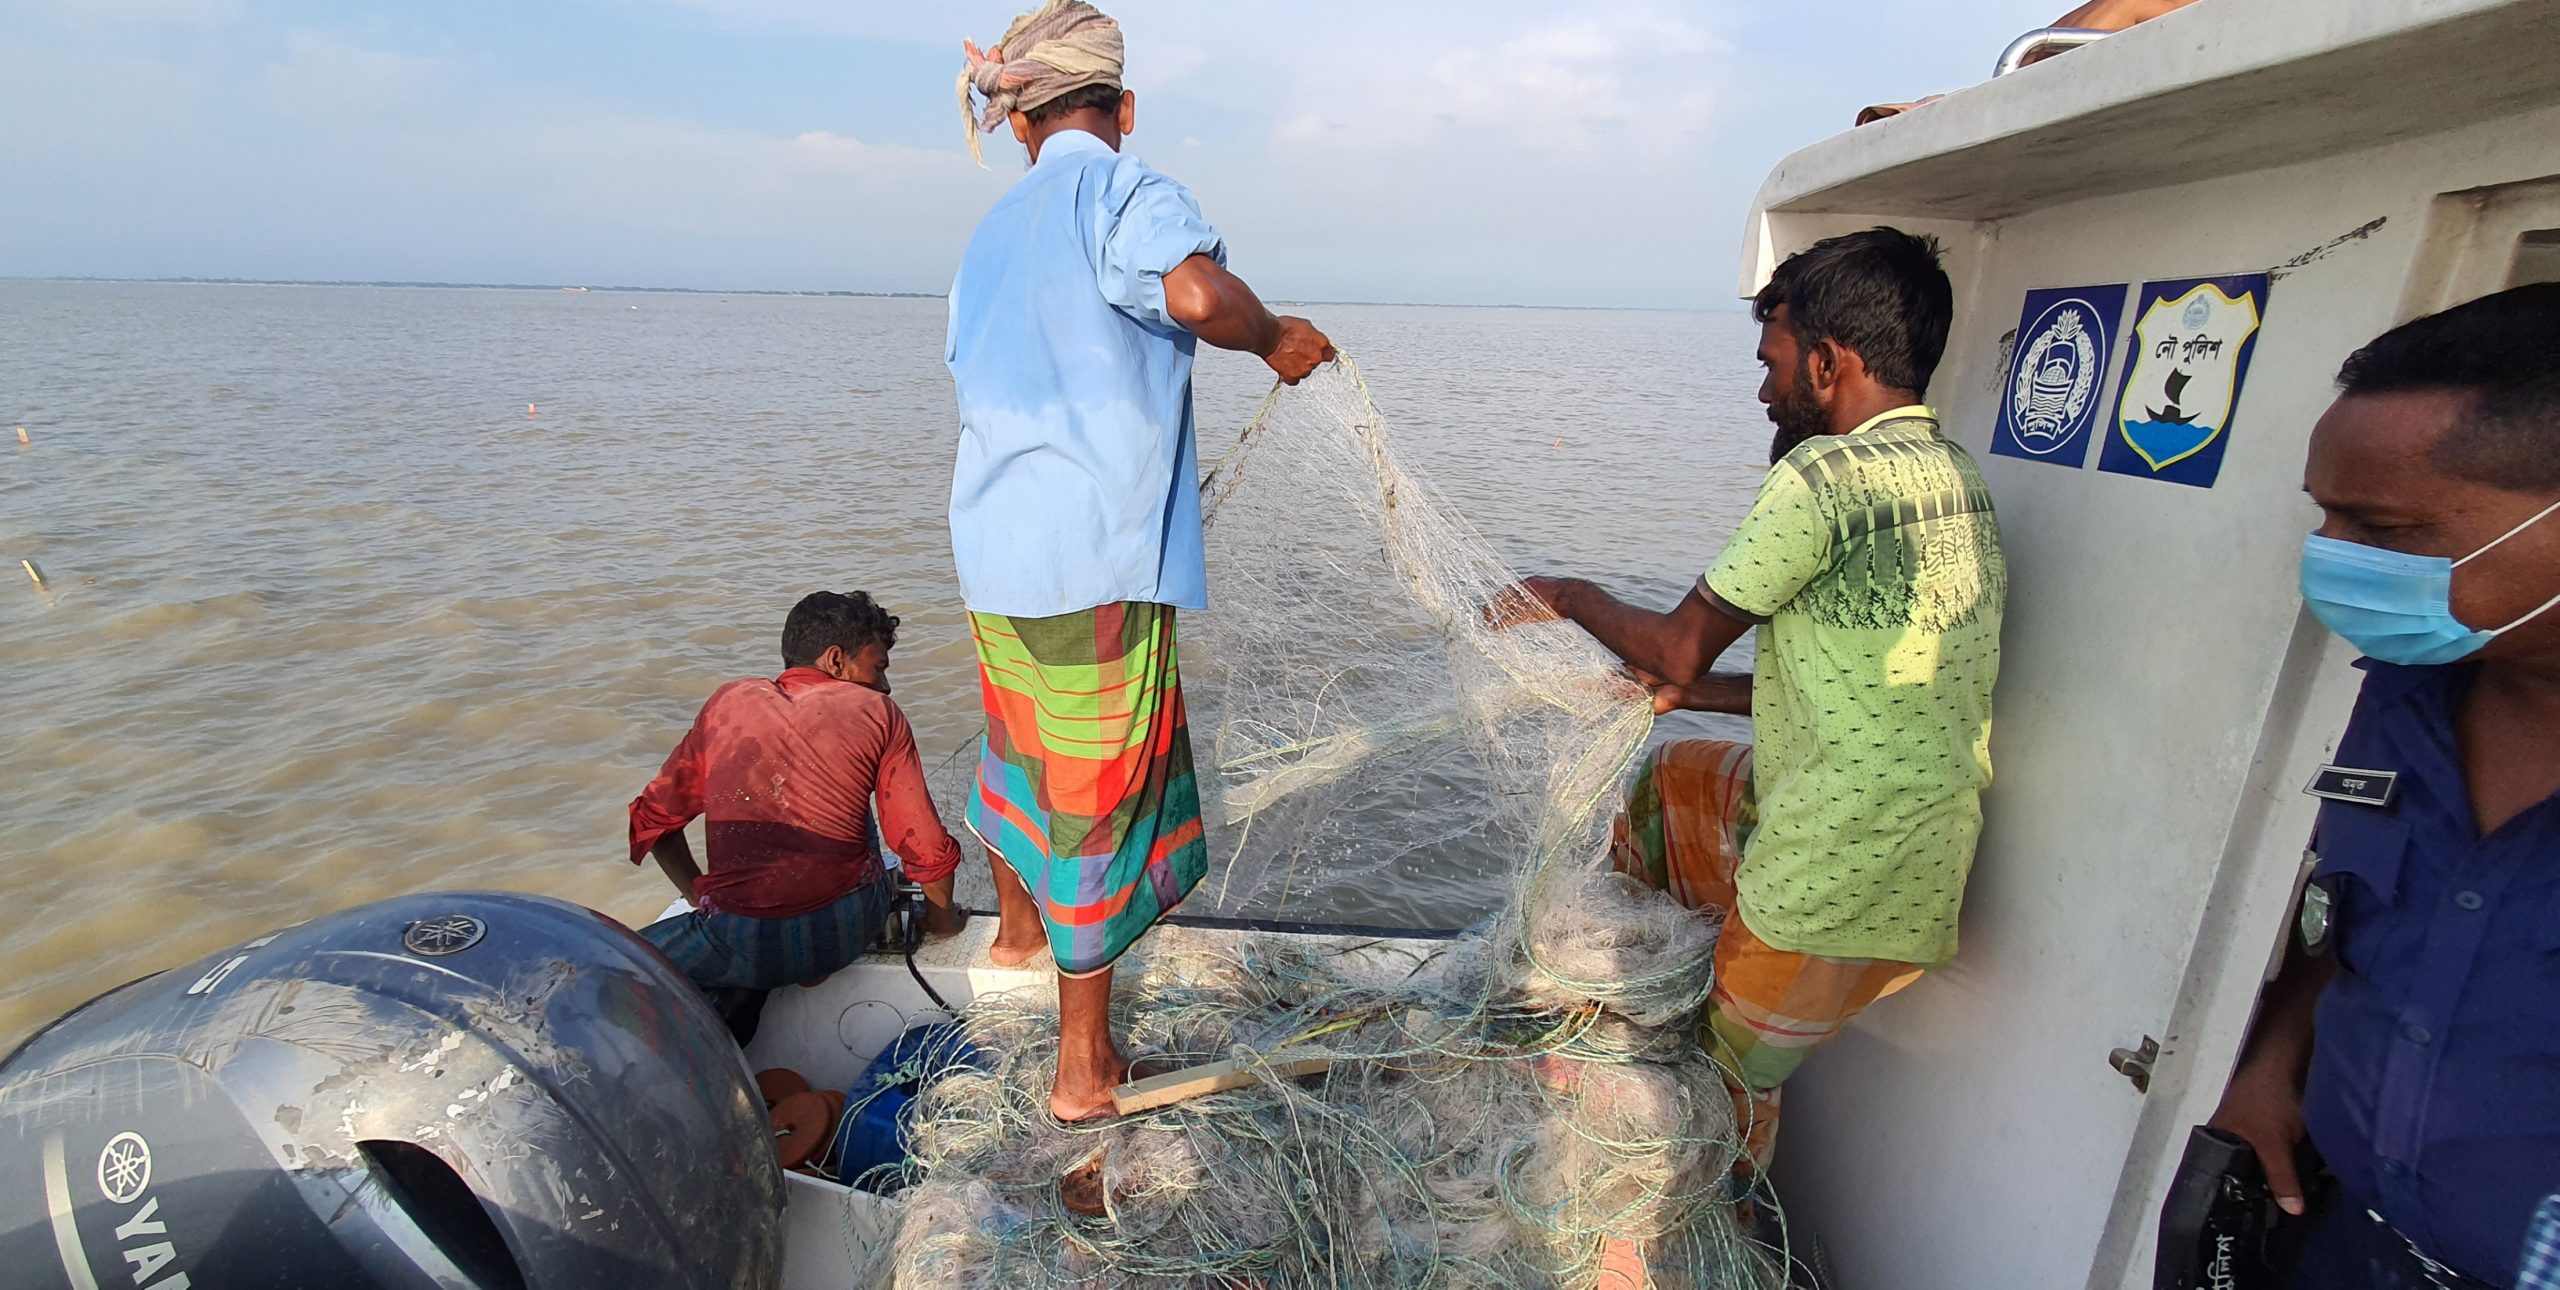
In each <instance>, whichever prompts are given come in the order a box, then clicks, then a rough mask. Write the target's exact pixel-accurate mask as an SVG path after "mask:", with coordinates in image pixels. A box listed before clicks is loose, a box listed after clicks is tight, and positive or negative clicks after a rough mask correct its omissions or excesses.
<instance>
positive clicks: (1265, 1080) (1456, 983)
mask: <svg viewBox="0 0 2560 1290" xmlns="http://www.w3.org/2000/svg"><path fill="white" fill-rule="evenodd" d="M1389 440H1390V436H1389V434H1388V431H1387V427H1386V424H1385V421H1384V419H1383V418H1382V417H1381V416H1380V414H1379V412H1378V409H1377V407H1376V405H1375V404H1374V403H1373V402H1371V400H1370V398H1369V394H1368V391H1367V389H1366V387H1365V385H1364V384H1363V383H1362V381H1361V379H1360V377H1359V373H1358V371H1357V370H1356V369H1355V368H1353V367H1352V366H1351V365H1350V364H1349V362H1348V361H1347V360H1345V361H1344V362H1342V363H1340V364H1338V365H1336V366H1333V367H1328V368H1326V369H1324V370H1321V371H1319V372H1318V373H1317V374H1316V375H1314V376H1312V377H1310V378H1309V379H1308V380H1306V381H1304V382H1302V383H1300V384H1299V385H1297V386H1295V387H1291V388H1288V389H1285V390H1276V391H1275V392H1274V394H1273V396H1272V398H1271V399H1270V400H1269V401H1268V402H1266V403H1265V404H1264V406H1263V408H1262V409H1261V411H1260V412H1259V413H1258V414H1257V415H1256V416H1255V417H1254V418H1253V420H1252V422H1251V423H1250V424H1249V425H1248V426H1247V427H1246V429H1245V430H1244V432H1243V434H1242V436H1241V437H1240V438H1239V439H1238V441H1237V442H1236V444H1235V446H1234V447H1233V449H1232V450H1231V451H1230V452H1229V453H1228V454H1227V455H1226V456H1225V457H1224V458H1223V459H1222V460H1220V461H1219V462H1218V463H1217V465H1216V466H1215V467H1214V468H1213V470H1212V471H1211V472H1210V473H1209V474H1208V476H1207V478H1206V479H1205V480H1204V483H1203V486H1202V487H1203V497H1204V509H1205V511H1206V513H1207V516H1208V535H1209V551H1210V560H1211V578H1212V583H1213V591H1212V594H1213V598H1214V608H1213V609H1212V611H1211V612H1209V613H1207V614H1200V615H1192V616H1189V617H1187V618H1186V619H1185V620H1184V623H1183V665H1184V673H1185V676H1184V680H1185V689H1186V692H1187V694H1188V696H1189V698H1190V701H1191V703H1192V705H1193V737H1194V747H1195V753H1196V756H1197V758H1198V763H1199V767H1200V771H1199V773H1200V776H1201V780H1202V785H1203V790H1202V798H1203V803H1202V804H1203V809H1204V812H1205V813H1206V815H1207V816H1208V824H1209V830H1210V838H1211V847H1212V850H1213V854H1215V855H1216V856H1217V857H1218V859H1219V861H1220V863H1216V864H1213V866H1212V871H1211V874H1210V877H1209V879H1208V881H1207V882H1206V883H1204V884H1203V887H1202V890H1201V891H1200V892H1199V893H1196V894H1195V895H1194V897H1193V903H1194V904H1195V905H1198V904H1208V905H1212V906H1216V907H1223V908H1229V909H1249V910H1252V911H1254V912H1257V913H1262V914H1265V915H1272V914H1278V913H1284V912H1285V911H1286V910H1287V909H1288V908H1289V906H1290V905H1291V904H1293V903H1299V902H1305V901H1308V900H1309V899H1310V898H1312V897H1316V896H1319V895H1321V894H1323V893H1325V892H1327V891H1330V890H1338V889H1340V888H1342V887H1344V886H1347V885H1353V884H1357V885H1360V886H1362V887H1364V888H1373V889H1377V890H1380V891H1393V890H1396V889H1399V888H1408V887H1416V886H1427V885H1431V884H1441V885H1445V884H1447V883H1448V882H1450V881H1451V880H1452V879H1453V877H1454V878H1456V879H1457V880H1460V881H1473V882H1477V883H1481V884H1484V886H1485V888H1486V890H1487V892H1488V893H1498V894H1499V895H1498V898H1497V899H1492V900H1488V901H1487V902H1486V904H1488V905H1492V906H1496V907H1498V909H1499V912H1498V913H1496V914H1494V915H1493V916H1492V917H1490V918H1489V919H1487V920H1485V921H1483V922H1482V923H1480V924H1479V925H1477V926H1476V927H1475V928H1473V929H1472V930H1470V931H1469V932H1467V933H1466V934H1465V935H1462V936H1460V937H1458V938H1457V939H1455V940H1451V941H1447V942H1443V943H1440V944H1438V945H1437V946H1436V947H1435V948H1428V949H1425V948H1417V946H1418V945H1420V944H1424V943H1418V942H1414V941H1410V940H1400V941H1392V942H1391V941H1380V940H1366V941H1360V940H1349V941H1327V940H1319V939H1314V938H1306V937H1264V938H1239V937H1234V936H1221V935H1215V934H1209V933H1202V932H1195V931H1188V930H1185V929H1181V928H1173V927H1166V928H1159V929H1158V930H1156V931H1155V932H1153V933H1151V934H1150V936H1149V937H1148V939H1147V940H1146V941H1145V942H1143V943H1142V944H1141V947H1140V948H1139V950H1137V951H1136V952H1135V953H1133V954H1132V955H1131V957H1130V958H1129V959H1128V960H1126V961H1125V962H1124V965H1123V968H1122V970H1121V971H1120V972H1119V974H1118V977H1117V980H1116V982H1115V989H1114V994H1113V1000H1112V1008H1113V1013H1114V1029H1115V1031H1116V1033H1118V1034H1119V1035H1121V1036H1122V1039H1123V1044H1124V1047H1126V1048H1127V1049H1128V1050H1129V1051H1130V1053H1131V1054H1132V1056H1134V1057H1139V1058H1143V1059H1153V1060H1154V1061H1156V1062H1157V1063H1159V1064H1162V1065H1168V1066H1191V1065H1197V1064H1201V1063H1206V1062H1213V1061H1220V1060H1231V1061H1233V1062H1235V1063H1236V1064H1237V1066H1238V1067H1239V1068H1241V1069H1243V1070H1246V1071H1248V1072H1251V1073H1252V1074H1253V1075H1254V1076H1255V1078H1254V1080H1253V1082H1251V1083H1250V1084H1248V1085H1246V1086H1245V1087H1242V1088H1237V1089H1232V1090H1229V1091H1225V1092H1218V1093H1212V1094H1209V1095H1207V1096H1203V1097H1198V1098H1195V1099H1193V1100H1189V1101H1184V1102H1180V1103H1177V1104H1174V1105H1172V1106H1167V1107H1163V1108H1160V1109H1157V1110H1152V1111H1147V1112H1142V1113H1138V1114H1133V1115H1129V1116H1124V1117H1120V1118H1117V1119H1113V1120H1109V1121H1105V1122H1102V1123H1099V1124H1086V1125H1061V1124H1059V1123H1057V1122H1056V1121H1055V1120H1054V1119H1052V1118H1051V1117H1050V1116H1049V1114H1048V1098H1049V1085H1050V1080H1051V1076H1052V1073H1053V1071H1054V1070H1055V1063H1056V1052H1057V1017H1056V1014H1055V1011H1054V1004H1053V1003H1052V1002H1051V1001H1050V1000H1049V999H1048V998H1047V997H1046V996H1045V995H1044V996H1041V997H1028V996H1027V995H1021V994H1004V995H993V996H987V997H982V998H980V999H979V1000H977V1001H976V1002H974V1003H972V1004H971V1005H970V1006H969V1007H968V1008H966V1009H964V1010H963V1012H962V1015H961V1019H960V1028H961V1034H962V1036H963V1037H964V1038H965V1040H966V1041H967V1042H966V1044H965V1045H964V1046H962V1048H964V1049H965V1051H966V1052H967V1056H966V1057H965V1058H962V1059H955V1060H954V1061H952V1063H951V1064H950V1065H949V1067H948V1068H947V1069H946V1070H944V1071H943V1072H942V1073H941V1074H940V1075H939V1076H938V1077H936V1078H935V1079H933V1080H932V1081H931V1082H930V1083H929V1084H928V1085H927V1087H926V1088H925V1090H924V1092H923V1093H922V1094H921V1095H920V1097H919V1098H918V1099H917V1101H916V1103H915V1104H914V1105H913V1106H912V1107H911V1108H910V1110H909V1112H908V1118H907V1120H906V1121H905V1125H904V1135H905V1141H906V1145H907V1148H908V1155H907V1160H906V1161H905V1162H904V1163H903V1164H902V1165H898V1166H892V1167H891V1173H892V1175H893V1176H886V1177H874V1178H872V1179H870V1180H868V1181H869V1182H870V1184H871V1185H874V1186H887V1187H897V1188H899V1189H901V1190H902V1195H903V1197H904V1210H905V1215H904V1218H903V1221H902V1223H901V1226H900V1230H899V1232H898V1236H897V1239H896V1241H895V1242H894V1246H893V1248H891V1249H889V1250H885V1251H883V1252H882V1255H881V1257H882V1259H883V1260H884V1263H885V1266H883V1267H880V1268H878V1269H876V1271H877V1272H878V1273H879V1274H880V1276H881V1279H883V1280H884V1281H888V1282H891V1283H894V1284H896V1285H900V1286H915V1287H923V1286H961V1287H995V1286H1007V1287H1011V1286H1050V1285H1055V1286H1069V1285H1072V1286H1093V1285H1112V1286H1143V1287H1158V1286H1162V1287H1174V1286H1185V1287H1188V1286H1203V1287H1207V1286H1221V1287H1223V1286H1238V1285H1252V1286H1269V1287H1298V1286H1307V1287H1315V1286H1327V1287H1331V1286H1484V1285H1504V1286H1566V1285H1593V1284H1597V1283H1599V1282H1600V1279H1601V1278H1602V1276H1603V1274H1604V1272H1607V1273H1614V1274H1617V1275H1621V1276H1624V1277H1625V1278H1626V1279H1625V1280H1624V1281H1623V1282H1614V1284H1624V1285H1629V1286H1634V1285H1644V1284H1651V1285H1660V1286H1694V1287H1702V1288H1705V1287H1717V1288H1722V1287H1752V1288H1758V1287H1779V1286H1783V1285H1784V1284H1785V1283H1786V1278H1785V1276H1784V1273H1783V1270H1782V1269H1783V1265H1784V1259H1783V1256H1782V1255H1780V1254H1779V1253H1778V1252H1776V1251H1773V1250H1771V1249H1769V1248H1768V1247H1766V1246H1764V1245H1762V1244H1760V1243H1759V1242H1757V1241H1755V1240H1753V1239H1751V1237H1750V1236H1749V1235H1748V1234H1747V1233H1746V1231H1745V1230H1744V1227H1743V1225H1742V1222H1741V1219H1740V1217H1739V1216H1738V1212H1737V1209H1736V1206H1735V1204H1734V1203H1733V1192H1734V1190H1735V1188H1734V1184H1733V1181H1732V1180H1733V1176H1734V1174H1733V1169H1734V1165H1735V1163H1736V1161H1737V1160H1739V1159H1740V1158H1741V1156H1742V1147H1741V1140H1742V1137H1743V1134H1742V1131H1741V1128H1740V1127H1739V1126H1737V1125H1736V1124H1735V1121H1734V1115H1735V1112H1734V1104H1733V1101H1732V1099H1731V1097H1730V1095H1729V1094H1728V1093H1727V1092H1726V1091H1725V1086H1724V1083H1723V1080H1722V1078H1721V1076H1720V1075H1719V1073H1718V1068H1717V1066H1716V1064H1715V1061H1714V1059H1713V1057H1712V1056H1711V1055H1709V1054H1707V1053H1705V1052H1702V1051H1701V1050H1700V1048H1699V1046H1698V1041H1697V1039H1696V1034H1697V1032H1696V1030H1695V1028H1694V1018H1695V1014H1696V1010H1697V1008H1698V1006H1699V1004H1700V1003H1701V1002H1702V1001H1703V1000H1704V998H1705V996H1706V993H1707V989H1708V985H1709V981H1708V973H1709V970H1710V964H1711V960H1712V950H1713V941H1714V935H1715V922H1714V921H1713V917H1712V915H1711V914H1710V915H1701V914H1699V913H1696V912H1692V911H1689V910H1686V909H1683V908H1681V907H1680V906H1679V905H1677V904H1676V903H1675V902H1673V901H1672V900H1671V899H1670V898H1668V897H1666V896H1664V895H1661V894H1660V893H1656V892H1653V891H1650V890H1647V889H1645V888H1643V887H1642V886H1640V885H1639V884H1637V883H1635V882H1633V881H1631V880H1629V879H1627V878H1624V877H1622V876H1620V875H1617V874H1615V873H1612V872H1610V871H1609V866H1608V860H1607V847H1608V831H1609V828H1610V824H1611V822H1612V819H1613V817H1614V814H1615V811H1616V807H1617V805H1618V801H1619V795H1620V793H1621V792H1622V789H1623V784H1622V781H1623V779H1624V777H1625V773H1626V771H1627V769H1628V768H1629V766H1630V764H1631V763H1632V761H1633V759H1634V758H1635V756H1636V755H1637V753H1638V752H1639V751H1640V750H1641V748H1642V747H1643V745H1644V742H1645V739H1646V736H1647V734H1648V732H1649V729H1650V725H1651V716H1650V704H1649V701H1648V695H1647V692H1646V691H1645V690H1644V689H1643V688H1642V687H1641V686H1639V685H1637V684H1636V683H1635V682H1634V681H1633V680H1632V679H1631V678H1630V677H1628V676H1627V674H1626V673H1625V672H1624V670H1623V669H1622V668H1620V667H1619V666H1618V664H1617V663H1616V662H1615V661H1614V660H1613V659H1612V658H1610V657H1609V656H1608V655H1607V653H1606V652H1605V651H1603V650H1602V649H1601V648H1600V647H1599V646H1598V645H1597V644H1596V643H1595V642H1594V641H1592V640H1591V639H1590V637H1588V636H1587V635H1585V634H1584V633H1583V632H1582V631H1581V630H1580V629H1578V628H1575V627H1573V626H1571V625H1569V624H1565V623H1561V622H1553V621H1549V622H1537V623H1526V624H1520V625H1516V626H1508V627H1499V626H1496V625H1494V624H1493V623H1492V622H1490V621H1489V620H1488V617H1487V614H1486V607H1487V606H1488V605H1490V604H1494V603H1496V601H1497V598H1498V597H1499V596H1500V595H1501V594H1502V593H1503V592H1504V591H1505V590H1506V589H1508V588H1510V587H1511V586H1512V585H1513V584H1514V582H1515V581H1516V579H1515V576H1514V575H1513V574H1512V573H1511V571H1510V570H1509V569H1507V568H1506V567H1505V566H1504V565H1503V563H1502V561H1501V560H1500V559H1499V558H1498V557H1497V556H1496V555H1495V554H1494V552H1493V550H1492V548H1491V547H1490V546H1489V545H1488V544H1487V543H1486V542H1485V541H1484V540H1483V539H1482V538H1481V537H1480V536H1478V535H1477V534H1476V533H1475V532H1474V531H1473V530H1472V529H1470V528H1469V527H1468V526H1467V524H1466V523H1465V522H1464V521H1463V520H1462V519H1461V518H1460V517H1459V516H1458V515H1457V513H1456V512H1455V511H1453V510H1452V509H1451V508H1450V507H1448V506H1447V505H1445V504H1444V503H1442V502H1441V501H1440V500H1439V499H1437V498H1436V497H1434V496H1433V494H1432V493H1431V491H1430V490H1429V489H1428V488H1427V487H1426V486H1425V485H1423V484H1422V483H1421V482H1420V481H1419V480H1417V479H1415V478H1414V477H1413V476H1412V475H1411V474H1410V473H1409V472H1408V471H1407V470H1406V469H1405V468H1404V467H1403V466H1402V465H1401V464H1400V463H1399V462H1398V460H1397V458H1396V455H1395V453H1394V451H1393V449H1392V447H1391V444H1390V441H1389ZM1310 1057H1313V1058H1323V1059H1328V1060H1329V1061H1330V1067H1329V1069H1327V1070H1325V1071H1324V1072H1323V1073H1321V1074H1320V1075H1317V1076H1314V1077H1309V1078H1291V1077H1290V1075H1289V1069H1291V1067H1290V1066H1289V1064H1290V1063H1294V1062H1296V1061H1298V1060H1300V1059H1305V1058H1310ZM1097 1164H1098V1167H1099V1170H1100V1174H1101V1182H1102V1187H1101V1192H1102V1194H1103V1197H1104V1204H1105V1206H1106V1212H1105V1213H1103V1214H1102V1215H1100V1216H1098V1217H1096V1216H1079V1215H1077V1214H1075V1213H1073V1212H1070V1211H1069V1210H1068V1209H1067V1208H1066V1206H1065V1203H1064V1201H1063V1199H1062V1197H1061V1192H1060V1179H1061V1177H1062V1176H1063V1175H1065V1174H1068V1173H1070V1172H1072V1171H1075V1170H1077V1169H1079V1168H1086V1167H1091V1166H1095V1165H1097ZM1760 1203H1761V1205H1762V1210H1763V1212H1764V1213H1766V1212H1771V1211H1770V1207H1769V1204H1768V1201H1767V1198H1766V1197H1765V1194H1764V1196H1763V1197H1762V1200H1761V1202H1760Z"/></svg>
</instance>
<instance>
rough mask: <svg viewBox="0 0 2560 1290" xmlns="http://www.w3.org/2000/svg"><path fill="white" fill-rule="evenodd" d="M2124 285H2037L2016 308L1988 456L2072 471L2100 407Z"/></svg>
mask: <svg viewBox="0 0 2560 1290" xmlns="http://www.w3.org/2000/svg"><path fill="white" fill-rule="evenodd" d="M2124 293H2125V284H2124V283H2121V282H2117V283H2112V284H2109V285H2107V286H2102V287H2065V288H2060V289H2056V288H2050V287H2048V288H2045V289H2043V290H2040V291H2030V292H2028V293H2027V298H2026V303H2025V304H2024V305H2023V306H2021V307H2020V309H2019V310H2018V330H2017V333H2016V344H2015V345H2014V346H2013V347H2012V348H2011V350H2010V353H2009V377H2008V380H2006V381H2005V382H2003V383H2002V384H2001V387H2000V423H1999V425H1997V426H1996V427H1994V428H1993V430H1992V432H1991V451H1993V452H1995V453H1997V454H1999V455H2001V456H2003V457H2020V458H2024V459H2026V460H2028V461H2049V462H2052V463H2053V464H2055V465H2057V466H2069V467H2071V468H2072V469H2074V470H2077V469H2079V468H2080V467H2081V466H2082V465H2084V464H2086V463H2087V461H2088V460H2089V440H2090V439H2091V438H2092V437H2093V436H2092V435H2091V431H2092V430H2093V429H2094V428H2095V427H2096V425H2097V423H2098V414H2099V412H2100V411H2101V410H2102V408H2103V406H2104V399H2103V398H2102V396H2103V394H2104V393H2105V391H2106V384H2107V382H2106V374H2107V365H2108V364H2109V363H2110V362H2112V361H2114V359H2115V352H2116V328H2117V325H2118V323H2119V321H2120V320H2121V319H2122V318H2123V316H2124Z"/></svg>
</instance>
